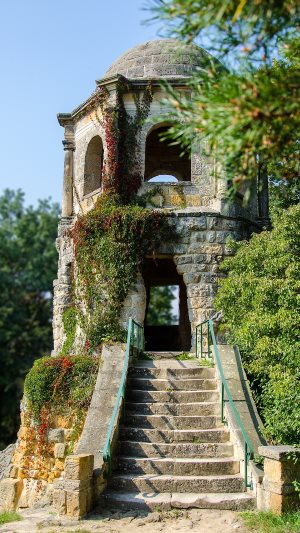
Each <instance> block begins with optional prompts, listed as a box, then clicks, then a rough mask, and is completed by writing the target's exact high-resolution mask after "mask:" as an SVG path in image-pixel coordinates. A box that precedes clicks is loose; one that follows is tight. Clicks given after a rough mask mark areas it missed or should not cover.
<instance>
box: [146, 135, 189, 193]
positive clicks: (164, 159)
mask: <svg viewBox="0 0 300 533" xmlns="http://www.w3.org/2000/svg"><path fill="white" fill-rule="evenodd" d="M168 128H169V126H165V125H164V126H158V127H156V128H155V129H153V130H152V131H150V133H149V134H148V136H147V139H146V156H145V181H148V180H149V181H150V180H151V181H154V180H153V178H156V177H159V176H171V177H172V178H173V179H172V181H174V178H175V179H176V180H180V181H190V180H191V160H190V158H189V156H188V155H187V154H183V155H181V151H182V150H181V148H180V147H179V146H178V145H170V141H169V140H167V141H163V140H162V139H161V135H163V134H164V133H166V132H167V131H168ZM162 181H163V180H161V182H162ZM166 181H167V180H166ZM168 183H170V180H168Z"/></svg>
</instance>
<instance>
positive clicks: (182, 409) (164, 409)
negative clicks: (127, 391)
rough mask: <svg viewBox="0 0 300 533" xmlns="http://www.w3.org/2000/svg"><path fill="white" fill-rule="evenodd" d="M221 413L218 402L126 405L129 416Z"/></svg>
mask: <svg viewBox="0 0 300 533" xmlns="http://www.w3.org/2000/svg"><path fill="white" fill-rule="evenodd" d="M219 411H220V405H219V404H218V403H216V402H197V403H195V402H194V403H177V404H176V403H155V402H148V403H145V402H141V403H133V402H126V403H125V412H128V415H129V414H131V413H134V414H143V415H172V416H187V415H200V416H204V415H217V414H218V413H219Z"/></svg>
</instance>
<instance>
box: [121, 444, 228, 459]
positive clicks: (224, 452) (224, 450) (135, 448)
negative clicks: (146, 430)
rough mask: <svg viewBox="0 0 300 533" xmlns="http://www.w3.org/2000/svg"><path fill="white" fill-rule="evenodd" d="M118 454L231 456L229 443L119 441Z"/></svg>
mask: <svg viewBox="0 0 300 533" xmlns="http://www.w3.org/2000/svg"><path fill="white" fill-rule="evenodd" d="M119 453H120V455H127V456H129V455H132V456H134V457H182V458H185V457H232V456H233V453H234V450H233V445H232V444H231V443H213V442H204V443H197V444H195V443H172V444H166V443H161V442H154V443H152V442H134V441H120V442H119Z"/></svg>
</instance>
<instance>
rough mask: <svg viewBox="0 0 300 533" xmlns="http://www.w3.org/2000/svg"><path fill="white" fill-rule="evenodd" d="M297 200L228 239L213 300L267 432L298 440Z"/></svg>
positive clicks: (299, 249) (283, 439) (285, 440)
mask: <svg viewBox="0 0 300 533" xmlns="http://www.w3.org/2000/svg"><path fill="white" fill-rule="evenodd" d="M299 215H300V205H299V204H298V205H295V206H292V207H290V208H289V209H288V210H286V211H284V212H283V211H281V212H280V213H278V214H277V215H276V216H275V218H274V229H273V230H272V231H270V232H268V231H264V232H262V233H260V234H259V235H253V236H252V238H251V239H250V241H249V242H241V243H232V245H231V248H232V251H234V252H235V255H234V256H233V257H230V258H228V259H226V260H225V261H224V262H223V265H222V267H221V268H222V269H223V270H225V271H226V272H227V273H228V277H227V278H226V279H224V280H222V281H221V284H220V288H219V291H218V294H217V298H216V301H215V305H216V307H217V309H222V310H223V315H224V327H225V329H226V330H227V331H228V332H229V340H230V341H231V342H234V343H236V344H238V345H239V347H240V349H241V353H242V357H243V362H244V365H245V369H246V371H247V373H248V374H249V377H250V379H251V382H252V387H253V389H254V391H255V393H256V400H257V402H258V405H259V408H260V411H261V414H262V417H263V420H264V423H265V428H266V433H267V437H268V438H269V439H270V440H271V441H274V442H276V443H284V444H293V443H299V441H300V413H299V409H297V406H299V403H300V371H299V367H300V350H299V348H300V340H299V301H300V299H299V289H300V276H299V274H300V262H299V256H300V242H299V218H300V217H299Z"/></svg>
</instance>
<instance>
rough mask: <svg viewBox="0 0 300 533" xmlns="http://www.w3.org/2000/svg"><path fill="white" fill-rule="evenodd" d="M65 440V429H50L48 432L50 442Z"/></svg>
mask: <svg viewBox="0 0 300 533" xmlns="http://www.w3.org/2000/svg"><path fill="white" fill-rule="evenodd" d="M64 440H65V435H64V430H63V429H50V430H49V433H48V441H49V442H57V443H63V442H64Z"/></svg>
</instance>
